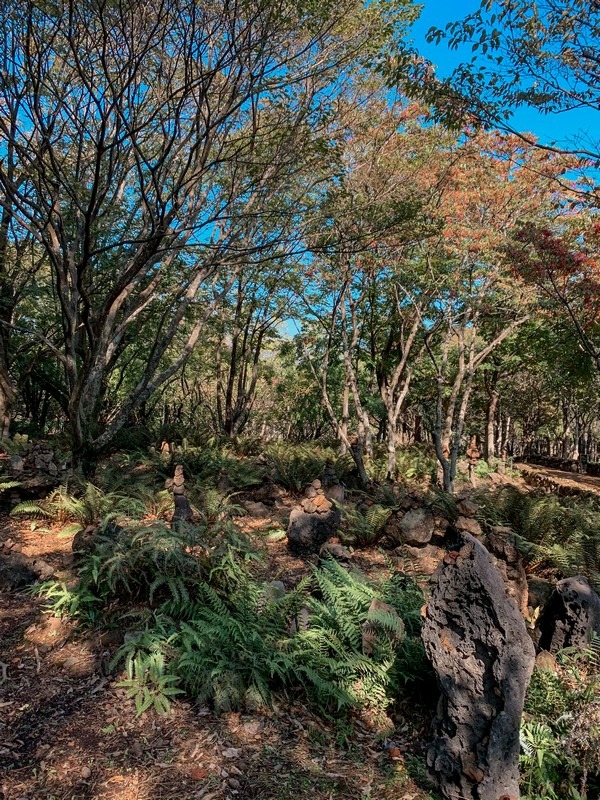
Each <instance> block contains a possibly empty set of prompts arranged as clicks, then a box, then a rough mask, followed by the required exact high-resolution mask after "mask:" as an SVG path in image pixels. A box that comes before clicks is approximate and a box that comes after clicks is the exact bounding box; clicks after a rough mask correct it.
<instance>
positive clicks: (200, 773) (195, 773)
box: [188, 767, 208, 781]
mask: <svg viewBox="0 0 600 800" xmlns="http://www.w3.org/2000/svg"><path fill="white" fill-rule="evenodd" d="M188 775H189V776H190V778H191V779H192V780H193V781H203V780H204V779H205V778H207V777H208V770H207V769H205V768H204V767H192V768H191V769H190V771H189V772H188Z"/></svg>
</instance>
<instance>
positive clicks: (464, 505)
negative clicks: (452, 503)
mask: <svg viewBox="0 0 600 800" xmlns="http://www.w3.org/2000/svg"><path fill="white" fill-rule="evenodd" d="M456 510H457V511H458V513H459V514H460V515H461V516H462V517H474V516H475V514H476V513H477V512H478V511H479V506H478V505H477V503H474V502H473V501H472V500H470V499H469V498H468V497H465V498H464V499H463V500H460V501H459V502H458V503H457V504H456Z"/></svg>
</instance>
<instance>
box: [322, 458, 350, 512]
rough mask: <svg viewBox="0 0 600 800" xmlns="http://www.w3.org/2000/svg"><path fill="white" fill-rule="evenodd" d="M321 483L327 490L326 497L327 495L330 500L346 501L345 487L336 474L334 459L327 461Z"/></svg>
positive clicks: (325, 490)
mask: <svg viewBox="0 0 600 800" xmlns="http://www.w3.org/2000/svg"><path fill="white" fill-rule="evenodd" d="M321 484H322V487H323V491H324V492H325V497H327V499H328V500H332V501H333V502H334V503H343V502H344V495H345V492H344V487H343V486H342V483H341V481H340V479H339V478H338V476H337V475H336V472H335V469H334V467H333V461H327V463H326V464H325V469H324V470H323V477H322V479H321Z"/></svg>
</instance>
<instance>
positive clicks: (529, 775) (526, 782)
mask: <svg viewBox="0 0 600 800" xmlns="http://www.w3.org/2000/svg"><path fill="white" fill-rule="evenodd" d="M599 654H600V648H599V647H598V644H597V642H594V643H592V646H591V647H590V649H588V650H584V651H574V650H571V649H569V650H565V651H563V653H562V654H560V655H559V658H558V664H557V666H556V669H548V668H543V667H538V666H536V668H535V669H534V673H533V676H532V679H531V683H530V685H529V689H528V692H527V697H526V700H525V713H524V715H523V723H522V727H521V749H522V756H521V784H522V788H523V792H524V793H525V794H524V800H534V799H535V800H537V798H540V797H547V798H550V799H551V800H562V798H572V799H573V800H580V799H581V798H587V797H588V790H590V789H592V788H593V792H592V794H590V795H589V796H590V797H597V796H598V790H599V789H600V783H599V780H600V755H599V754H600V679H599V677H598V674H597V672H598V656H599Z"/></svg>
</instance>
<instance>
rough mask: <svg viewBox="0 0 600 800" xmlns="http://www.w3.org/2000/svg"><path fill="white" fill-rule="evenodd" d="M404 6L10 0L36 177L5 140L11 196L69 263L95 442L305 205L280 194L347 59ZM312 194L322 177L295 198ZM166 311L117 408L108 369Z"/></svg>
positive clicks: (77, 423) (79, 391) (20, 134)
mask: <svg viewBox="0 0 600 800" xmlns="http://www.w3.org/2000/svg"><path fill="white" fill-rule="evenodd" d="M400 11H402V4H400ZM398 17H399V15H398V14H397V13H396V10H395V9H394V8H391V7H389V6H387V5H386V6H385V7H380V6H379V5H378V4H376V3H373V4H370V5H369V7H368V8H366V9H365V8H363V6H362V5H361V4H359V3H356V2H354V1H353V0H349V1H348V2H342V3H341V4H337V5H336V6H335V7H333V6H331V5H328V6H326V7H325V9H324V10H322V11H316V10H315V8H314V7H313V5H312V4H310V3H307V4H303V3H297V4H294V6H293V7H292V6H290V5H289V4H282V3H267V4H265V3H262V2H248V3H244V4H243V5H239V4H237V3H230V2H224V3H210V2H209V3H208V4H206V3H205V4H203V5H202V6H198V4H197V3H196V2H195V1H192V0H150V2H143V3H142V2H139V0H116V1H115V2H105V1H104V0H84V2H74V0H61V1H60V2H58V3H48V4H40V3H37V2H33V0H26V2H24V3H19V4H16V3H6V4H3V7H2V19H1V22H2V31H3V34H2V35H3V39H2V45H3V47H2V53H3V55H2V59H3V63H2V69H1V71H0V149H1V152H2V153H3V154H4V153H6V152H7V151H8V150H9V149H10V150H11V151H12V152H13V153H14V158H15V159H16V160H17V161H18V162H19V164H20V165H21V175H22V178H20V179H17V178H16V177H15V175H14V173H13V172H12V171H11V169H10V163H9V162H7V161H6V159H5V158H4V157H3V158H2V162H1V163H0V191H1V195H0V202H1V203H2V207H3V209H4V210H5V211H7V213H10V214H11V215H12V216H13V218H14V220H15V221H16V222H17V223H18V225H19V226H21V227H22V229H23V230H25V231H27V232H28V233H29V234H30V235H31V236H32V237H34V238H35V239H36V240H37V241H38V242H39V243H40V244H41V246H42V247H43V249H44V251H45V253H46V256H47V258H48V259H49V262H50V265H51V269H52V274H53V280H54V284H55V290H56V296H57V300H58V302H59V304H60V312H61V318H62V335H61V337H60V338H59V339H57V341H56V342H55V343H54V346H53V353H54V355H55V357H56V358H57V359H58V360H59V361H60V363H61V365H62V369H63V370H64V374H65V381H66V386H67V393H68V397H69V401H68V420H69V430H70V433H71V437H72V444H73V450H74V454H75V456H76V457H77V458H78V459H80V460H82V461H89V460H90V459H92V458H93V455H94V453H95V452H96V451H97V450H98V448H101V447H102V446H103V445H105V444H106V443H107V442H108V441H110V439H111V437H112V436H113V435H114V434H115V433H116V431H117V430H118V429H119V428H120V427H122V426H123V425H124V424H125V422H126V421H127V419H128V417H129V415H130V413H131V411H132V410H133V409H134V408H135V407H136V406H138V405H139V404H141V403H143V402H144V401H145V400H146V399H147V398H148V397H149V396H150V395H151V394H152V392H153V391H155V389H156V388H157V387H158V386H160V385H161V384H162V383H164V381H166V380H168V379H169V378H170V377H171V376H172V375H173V374H175V372H176V371H177V370H178V369H179V367H180V366H181V365H182V364H183V363H184V362H185V360H186V359H187V358H188V356H189V354H190V352H191V350H192V349H193V347H194V345H195V343H196V342H197V340H198V337H199V335H200V332H201V330H202V328H203V325H204V324H205V321H206V318H207V316H208V315H209V314H210V313H211V304H210V303H209V305H208V306H204V307H198V303H197V298H198V297H199V294H198V292H199V289H200V288H201V287H203V286H206V285H207V283H210V282H211V281H215V285H216V283H217V282H220V285H221V286H222V287H223V286H224V287H225V289H226V288H227V286H228V285H231V284H232V283H233V282H234V280H235V277H236V274H237V271H238V270H239V269H240V267H241V265H242V264H243V263H244V262H245V261H247V260H248V258H250V257H256V254H257V253H258V252H260V253H262V254H263V257H267V256H268V254H270V253H272V252H273V250H274V249H278V248H281V247H284V246H285V245H284V241H285V239H286V236H287V234H288V232H289V231H290V229H291V227H292V226H293V224H294V217H291V216H290V213H289V210H290V206H289V205H288V204H283V207H282V208H283V213H282V214H279V215H278V213H277V206H276V204H274V203H272V202H269V201H270V200H272V199H273V198H274V197H275V196H276V195H277V194H278V193H281V194H283V195H285V194H286V189H287V186H288V180H289V176H290V174H297V173H298V171H299V170H300V169H301V165H302V163H303V154H304V153H305V152H306V149H307V148H308V150H309V151H310V148H311V147H312V146H313V144H314V143H315V140H316V139H318V131H319V129H320V120H321V118H322V115H323V114H325V113H326V112H327V109H328V104H329V101H330V100H331V96H332V94H335V93H336V92H337V91H339V81H340V75H344V74H345V71H346V70H348V69H349V68H350V67H351V65H352V64H353V63H355V62H357V60H358V59H359V58H360V59H367V58H369V57H374V56H375V55H376V54H377V52H378V51H379V50H380V49H381V48H382V47H383V46H384V44H385V42H386V38H387V37H389V35H390V33H391V32H395V31H396V28H395V27H394V25H395V23H396V22H397V20H398ZM334 81H337V82H338V83H337V85H334V83H333V82H334ZM309 194H310V181H308V182H307V185H306V186H305V190H304V193H303V196H302V197H299V198H294V199H295V200H296V204H295V211H296V215H297V214H298V213H299V212H300V210H301V208H302V204H303V198H304V197H306V196H308V195H309ZM265 209H267V211H268V214H269V224H268V225H265V224H262V215H263V214H264V212H265ZM297 218H298V217H297V216H296V217H295V219H296V220H297ZM225 276H229V278H228V279H227V278H225ZM224 278H225V279H224ZM204 297H206V295H204ZM213 299H214V304H216V303H218V296H217V295H216V294H215V295H214V297H213ZM150 316H153V319H154V321H153V324H152V331H153V336H152V339H151V341H150V342H148V345H147V357H146V360H145V369H144V370H143V371H142V372H141V374H140V375H139V377H138V380H137V381H136V382H135V384H134V385H133V386H132V387H131V389H130V391H129V393H128V395H127V397H125V398H124V399H123V401H122V403H120V405H119V407H118V408H114V409H113V412H112V415H111V417H110V418H109V419H106V420H104V421H103V424H102V425H98V418H99V415H100V411H101V408H102V402H103V397H104V395H105V393H106V391H107V388H108V377H109V376H110V374H111V372H112V371H113V369H114V368H115V365H116V364H117V363H118V362H119V360H122V359H124V358H125V359H126V358H127V350H128V349H131V348H136V347H138V346H139V342H138V341H135V339H134V338H133V337H132V332H133V333H134V332H135V330H136V326H137V325H139V324H140V322H141V321H142V320H144V319H148V318H149V317H150ZM182 325H183V326H187V331H188V332H187V335H186V337H185V338H184V340H183V341H181V342H180V347H179V352H177V353H176V354H174V353H173V352H172V350H170V348H171V345H172V342H173V340H174V338H175V337H176V334H177V333H178V331H180V330H181V326H182ZM134 335H135V333H134Z"/></svg>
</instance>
